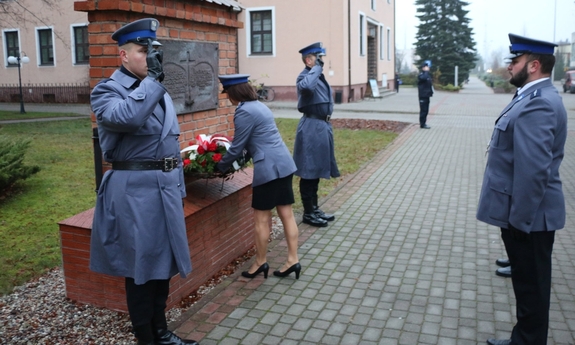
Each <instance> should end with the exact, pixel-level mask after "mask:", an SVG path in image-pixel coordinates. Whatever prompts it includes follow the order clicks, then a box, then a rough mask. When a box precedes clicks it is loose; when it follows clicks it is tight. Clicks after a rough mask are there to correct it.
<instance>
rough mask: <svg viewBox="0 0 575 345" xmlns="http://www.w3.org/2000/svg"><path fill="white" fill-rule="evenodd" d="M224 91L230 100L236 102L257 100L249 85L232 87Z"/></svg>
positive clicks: (254, 91) (242, 84) (253, 90)
mask: <svg viewBox="0 0 575 345" xmlns="http://www.w3.org/2000/svg"><path fill="white" fill-rule="evenodd" d="M225 91H226V93H227V94H228V97H229V98H230V99H233V100H235V101H238V102H245V101H255V100H257V99H258V94H257V93H256V90H255V89H254V87H253V86H251V85H250V83H241V84H236V85H232V86H230V87H228V88H227V89H226V90H225Z"/></svg>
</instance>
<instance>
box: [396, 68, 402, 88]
mask: <svg viewBox="0 0 575 345" xmlns="http://www.w3.org/2000/svg"><path fill="white" fill-rule="evenodd" d="M399 85H401V78H399V73H397V72H396V73H395V92H399Z"/></svg>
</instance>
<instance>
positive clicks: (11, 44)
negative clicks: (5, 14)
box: [4, 31, 20, 67]
mask: <svg viewBox="0 0 575 345" xmlns="http://www.w3.org/2000/svg"><path fill="white" fill-rule="evenodd" d="M4 41H5V42H6V58H8V57H9V56H14V57H18V56H19V54H20V45H19V44H18V31H5V32H4ZM17 65H18V64H17V63H8V66H11V67H14V66H17Z"/></svg>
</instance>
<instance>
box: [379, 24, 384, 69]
mask: <svg viewBox="0 0 575 345" xmlns="http://www.w3.org/2000/svg"><path fill="white" fill-rule="evenodd" d="M384 43H385V42H384V39H383V26H381V25H380V26H379V59H380V60H384V59H385V49H384V48H383V47H384Z"/></svg>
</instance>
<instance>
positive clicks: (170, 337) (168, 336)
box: [154, 331, 200, 345]
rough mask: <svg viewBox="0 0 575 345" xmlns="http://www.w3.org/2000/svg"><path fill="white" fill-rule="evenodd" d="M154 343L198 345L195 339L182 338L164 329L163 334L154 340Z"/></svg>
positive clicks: (163, 344) (157, 344)
mask: <svg viewBox="0 0 575 345" xmlns="http://www.w3.org/2000/svg"><path fill="white" fill-rule="evenodd" d="M154 344H155V345H185V344H190V345H200V344H198V342H197V341H195V340H184V339H182V338H180V337H178V336H177V335H175V334H174V333H172V332H170V331H166V332H165V333H164V335H162V336H160V337H158V338H156V339H155V340H154Z"/></svg>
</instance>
